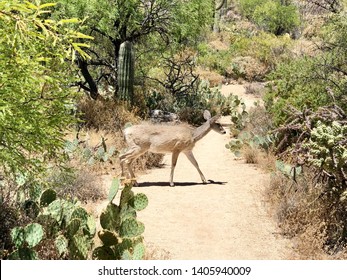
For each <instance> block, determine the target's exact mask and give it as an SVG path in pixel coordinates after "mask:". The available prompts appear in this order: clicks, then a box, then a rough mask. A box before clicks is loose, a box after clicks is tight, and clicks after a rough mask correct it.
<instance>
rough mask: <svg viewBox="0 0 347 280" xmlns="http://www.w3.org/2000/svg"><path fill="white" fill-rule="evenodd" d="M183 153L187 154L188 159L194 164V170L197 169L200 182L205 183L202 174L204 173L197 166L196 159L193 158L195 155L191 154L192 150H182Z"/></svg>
mask: <svg viewBox="0 0 347 280" xmlns="http://www.w3.org/2000/svg"><path fill="white" fill-rule="evenodd" d="M184 154H185V155H186V156H187V158H188V159H189V161H190V162H191V163H192V164H193V165H194V166H195V168H196V170H198V172H199V174H200V177H201V180H202V182H203V183H204V184H206V183H207V182H206V179H205V176H204V174H202V172H201V170H200V168H199V164H198V162H197V161H196V159H195V157H194V155H193V152H192V151H184Z"/></svg>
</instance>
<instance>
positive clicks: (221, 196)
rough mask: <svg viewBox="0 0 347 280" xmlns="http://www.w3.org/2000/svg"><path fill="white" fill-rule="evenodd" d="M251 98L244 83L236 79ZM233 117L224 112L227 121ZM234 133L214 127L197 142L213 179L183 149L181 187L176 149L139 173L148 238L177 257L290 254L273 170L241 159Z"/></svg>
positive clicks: (235, 88)
mask: <svg viewBox="0 0 347 280" xmlns="http://www.w3.org/2000/svg"><path fill="white" fill-rule="evenodd" d="M223 91H224V93H229V92H230V91H232V92H233V93H235V94H238V95H240V96H242V97H244V98H246V103H247V104H248V105H251V104H253V101H254V100H253V97H248V96H246V95H244V93H243V92H242V91H243V86H240V85H230V86H227V87H224V88H223ZM228 121H229V118H224V119H223V120H222V122H223V123H226V122H228ZM228 141H229V135H228V134H226V135H220V134H217V133H215V132H211V133H209V134H208V135H207V136H206V137H205V138H203V139H202V140H200V141H199V142H198V143H197V144H196V147H195V148H194V155H195V157H196V159H197V161H198V162H199V165H200V168H201V170H202V171H203V173H204V174H205V177H206V179H207V180H213V181H214V183H209V184H207V185H203V184H201V180H200V176H199V174H198V172H197V171H196V170H195V168H194V167H193V166H192V164H191V163H190V162H189V161H188V159H187V158H186V157H185V156H184V154H181V155H180V156H179V159H178V163H177V166H176V169H175V176H174V180H175V183H176V187H174V188H171V187H169V183H168V181H169V174H170V163H171V158H170V155H167V156H165V158H164V164H165V165H164V167H163V168H160V169H154V170H149V171H148V172H147V174H144V175H142V176H139V177H138V182H139V183H140V186H139V187H138V188H134V191H135V192H142V193H145V194H146V195H147V196H148V198H149V205H148V207H147V208H146V209H145V210H144V211H142V212H139V215H138V218H139V220H140V221H142V222H144V224H145V226H146V230H145V233H144V237H145V240H146V242H149V243H151V244H154V246H155V247H156V248H157V249H158V250H165V251H168V252H170V258H171V259H179V260H188V259H287V258H289V255H290V251H291V250H290V247H291V245H290V242H289V241H288V240H286V239H284V238H282V237H281V236H280V235H278V234H277V232H278V229H277V228H276V225H275V222H274V221H273V220H272V218H271V217H269V215H268V214H267V212H266V206H265V205H264V201H263V199H262V191H263V189H264V187H265V185H266V183H267V182H268V180H269V174H265V173H263V172H262V171H261V170H260V169H258V168H256V167H255V166H252V165H248V164H244V163H243V162H242V161H236V160H235V159H234V156H233V154H232V153H230V151H228V150H227V149H226V148H225V144H226V143H228Z"/></svg>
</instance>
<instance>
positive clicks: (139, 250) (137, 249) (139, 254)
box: [133, 242, 145, 260]
mask: <svg viewBox="0 0 347 280" xmlns="http://www.w3.org/2000/svg"><path fill="white" fill-rule="evenodd" d="M144 257H145V245H143V243H142V242H141V243H137V244H136V245H135V246H134V251H133V260H143V258H144Z"/></svg>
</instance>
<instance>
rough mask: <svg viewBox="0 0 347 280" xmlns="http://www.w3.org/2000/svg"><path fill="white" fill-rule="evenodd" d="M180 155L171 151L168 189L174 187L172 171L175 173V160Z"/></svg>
mask: <svg viewBox="0 0 347 280" xmlns="http://www.w3.org/2000/svg"><path fill="white" fill-rule="evenodd" d="M179 154H180V152H178V151H173V152H172V158H171V174H170V187H174V186H175V184H174V182H173V176H174V171H175V167H176V163H177V159H178V155H179Z"/></svg>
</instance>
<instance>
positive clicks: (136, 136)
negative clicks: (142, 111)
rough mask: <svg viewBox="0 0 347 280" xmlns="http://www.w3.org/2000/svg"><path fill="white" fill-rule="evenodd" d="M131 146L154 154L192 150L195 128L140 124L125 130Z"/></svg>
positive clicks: (181, 125)
mask: <svg viewBox="0 0 347 280" xmlns="http://www.w3.org/2000/svg"><path fill="white" fill-rule="evenodd" d="M124 135H125V139H126V141H127V144H128V145H129V146H133V145H136V146H139V147H141V148H142V149H144V150H149V151H151V152H154V153H169V152H172V151H175V150H176V151H177V150H178V151H184V150H191V149H192V148H193V147H194V144H195V143H194V139H193V128H191V127H189V126H188V125H183V124H180V125H150V124H140V125H134V126H131V127H128V128H127V129H125V130H124Z"/></svg>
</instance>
